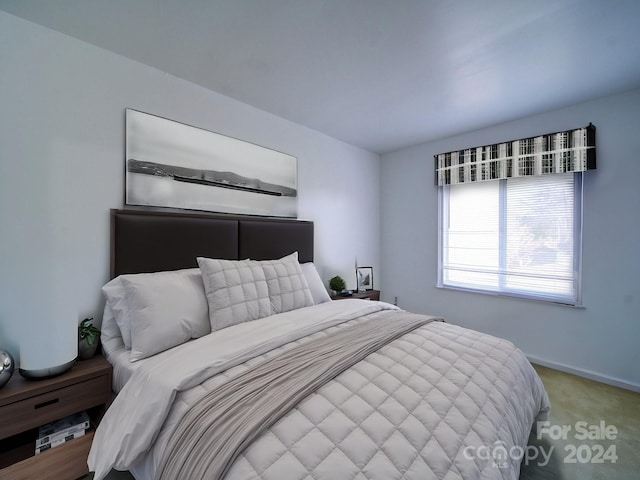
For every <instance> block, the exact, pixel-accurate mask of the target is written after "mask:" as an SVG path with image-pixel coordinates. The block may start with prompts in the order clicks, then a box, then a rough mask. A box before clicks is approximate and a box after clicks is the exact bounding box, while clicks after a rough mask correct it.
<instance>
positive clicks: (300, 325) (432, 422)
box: [89, 210, 549, 480]
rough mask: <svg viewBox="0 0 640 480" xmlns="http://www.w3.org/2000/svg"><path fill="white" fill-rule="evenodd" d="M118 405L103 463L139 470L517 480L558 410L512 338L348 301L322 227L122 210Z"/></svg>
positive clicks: (108, 346) (143, 473)
mask: <svg viewBox="0 0 640 480" xmlns="http://www.w3.org/2000/svg"><path fill="white" fill-rule="evenodd" d="M111 222H112V228H111V232H112V239H111V245H112V255H111V276H112V280H111V281H110V282H109V283H108V284H107V285H105V287H104V288H103V292H104V293H105V296H106V298H107V302H106V305H105V313H104V318H103V325H102V342H103V351H104V354H105V356H106V358H107V359H108V360H109V362H110V363H111V364H112V365H113V367H114V375H113V379H114V385H113V387H114V391H115V392H116V393H117V396H116V398H115V399H114V402H113V404H112V405H111V407H110V408H109V410H108V411H107V412H106V414H105V416H104V418H103V420H102V422H101V423H100V425H99V426H98V428H97V430H96V433H95V437H94V441H93V444H92V448H91V452H90V455H89V468H90V470H91V471H94V472H96V473H95V478H96V479H98V480H100V479H102V478H104V476H105V475H106V473H108V472H109V471H110V470H111V469H112V468H115V469H118V470H130V471H131V472H132V474H133V475H134V477H135V478H136V479H138V480H143V479H144V480H146V479H155V478H162V479H171V478H190V479H191V478H225V479H227V480H236V479H256V478H262V479H321V478H331V479H381V480H382V479H385V480H388V479H396V478H398V479H400V478H404V479H420V480H424V479H430V478H434V479H436V478H438V479H444V478H446V479H458V478H460V479H471V478H474V479H485V478H486V479H489V478H517V477H518V475H519V471H520V461H521V457H522V455H521V454H522V451H523V450H522V448H523V447H525V446H526V444H527V440H528V437H529V433H530V431H531V429H532V428H535V425H536V423H537V422H538V421H542V420H545V419H546V418H547V415H548V410H549V401H548V398H547V395H546V392H545V390H544V387H543V385H542V383H541V381H540V379H539V378H538V376H537V374H536V373H535V371H534V370H533V368H532V367H531V365H530V363H529V362H528V361H527V359H526V357H525V356H524V355H523V354H522V352H521V351H520V350H518V349H517V348H516V347H515V346H514V345H513V344H511V343H510V342H508V341H506V340H503V339H499V338H496V337H493V336H490V335H485V334H482V333H479V332H475V331H472V330H468V329H465V328H462V327H459V326H456V325H451V324H449V323H447V322H446V321H443V319H440V318H436V317H431V316H427V315H417V314H412V313H410V312H404V311H402V310H400V309H398V308H397V307H395V306H393V305H390V304H387V303H384V302H371V301H365V300H357V299H349V300H340V301H331V300H330V298H329V297H328V295H327V292H326V290H325V289H324V286H323V282H322V280H320V278H319V276H318V274H317V271H316V269H315V267H314V265H313V263H312V262H313V251H314V247H313V223H312V222H305V221H297V220H282V219H267V218H249V217H234V216H216V215H206V214H187V213H185V214H183V213H168V212H157V211H144V210H142V211H138V210H114V211H112V212H111Z"/></svg>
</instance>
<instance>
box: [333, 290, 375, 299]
mask: <svg viewBox="0 0 640 480" xmlns="http://www.w3.org/2000/svg"><path fill="white" fill-rule="evenodd" d="M345 298H361V299H363V300H380V290H365V291H364V292H358V293H354V294H353V295H350V296H348V297H343V296H342V295H332V296H331V300H344V299H345Z"/></svg>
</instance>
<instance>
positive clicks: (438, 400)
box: [132, 302, 549, 480]
mask: <svg viewBox="0 0 640 480" xmlns="http://www.w3.org/2000/svg"><path fill="white" fill-rule="evenodd" d="M334 303H338V302H334ZM345 305H346V303H345ZM314 308H315V307H314ZM384 314H385V312H375V313H370V314H369V315H365V316H364V317H360V318H357V319H353V320H350V321H348V322H346V323H343V324H340V325H336V326H332V327H330V328H329V329H327V330H324V331H320V332H317V333H314V334H313V335H310V336H309V337H305V338H303V339H300V340H297V341H294V342H290V343H288V344H286V345H283V346H281V347H279V348H276V349H275V350H273V351H270V352H268V353H266V354H262V355H259V356H257V357H255V358H254V359H252V360H249V361H247V362H245V363H242V364H240V365H237V366H235V367H232V368H230V369H228V370H226V371H225V372H223V373H220V374H218V375H215V376H214V377H212V378H210V379H208V380H206V381H205V382H204V383H202V384H201V385H199V386H196V387H194V388H190V389H189V390H186V391H183V392H179V393H178V395H177V397H176V399H175V402H174V404H173V407H172V408H171V410H170V412H169V415H168V417H167V419H166V421H165V423H164V426H163V427H162V430H161V431H160V432H159V435H158V436H157V438H156V440H155V444H154V446H153V448H152V449H151V450H150V451H149V453H148V454H146V455H145V456H144V457H142V458H141V459H140V460H139V461H138V462H137V463H136V464H135V465H133V466H132V472H133V473H134V475H135V476H136V478H137V479H138V480H142V479H146V478H153V477H154V474H155V469H156V468H157V466H158V464H159V463H160V459H161V458H162V455H163V453H164V449H165V446H166V444H167V441H168V438H169V437H170V435H171V433H172V432H173V430H174V428H175V424H176V422H177V421H178V419H179V418H180V417H181V416H182V415H183V413H184V412H185V411H186V409H187V408H188V407H189V406H190V405H191V404H193V403H194V402H196V401H197V400H198V399H199V398H201V397H202V396H203V395H204V393H205V392H206V391H208V390H210V389H213V388H215V387H216V386H217V385H219V384H221V383H223V382H224V381H226V379H227V378H229V377H231V376H234V375H236V374H238V373H240V372H242V371H244V370H246V369H248V368H251V367H252V365H255V364H256V363H259V362H261V361H263V360H264V359H265V358H268V357H271V356H274V355H277V354H278V353H279V352H281V351H283V350H285V349H288V348H292V347H293V346H294V345H297V344H299V343H300V342H305V341H308V339H309V338H313V337H315V336H317V335H325V334H326V333H325V332H328V331H334V330H335V329H340V328H344V327H345V326H348V325H351V324H354V323H358V322H362V321H367V318H369V317H370V316H377V315H384ZM548 407H549V405H548V399H547V395H546V392H545V390H544V387H543V386H542V383H541V381H540V379H539V378H538V376H537V374H536V373H535V371H534V370H533V368H532V367H531V365H530V363H529V362H528V360H527V359H526V357H525V356H524V354H523V353H522V352H521V351H520V350H518V349H517V348H516V347H514V345H513V344H511V343H510V342H508V341H506V340H502V339H499V338H496V337H493V336H490V335H485V334H481V333H478V332H475V331H472V330H468V329H465V328H462V327H458V326H455V325H450V324H446V323H441V322H433V323H430V324H428V325H425V326H423V327H420V328H419V329H417V330H415V331H413V332H411V333H409V334H407V335H405V336H403V337H402V338H400V339H398V340H395V341H393V342H392V343H390V344H388V345H387V346H385V347H383V348H382V349H381V350H379V351H378V352H376V353H374V354H371V355H369V356H368V357H367V358H366V359H365V360H363V361H361V362H360V363H358V364H356V365H355V366H354V367H352V368H350V369H349V370H347V371H346V372H344V373H342V374H341V375H339V376H338V377H336V378H335V379H334V380H332V381H331V382H329V383H328V384H326V385H325V386H323V387H322V388H320V389H319V390H318V391H317V392H316V393H315V394H313V395H311V396H309V397H307V398H306V399H305V400H304V401H302V402H301V403H300V404H299V405H298V406H297V407H296V408H294V409H293V410H291V411H290V412H289V413H288V414H287V415H285V417H283V418H282V419H280V420H279V421H278V422H277V423H276V424H275V425H273V426H272V427H271V428H269V429H268V430H266V431H265V432H264V433H263V434H262V435H261V436H260V437H259V438H258V440H256V441H255V442H254V443H253V444H252V445H250V446H249V447H248V448H247V449H246V450H245V451H244V453H243V454H242V455H241V456H240V457H239V458H238V459H237V460H236V462H235V464H234V465H233V467H232V468H231V470H230V471H229V473H228V474H227V476H226V477H225V478H226V479H227V480H240V479H257V478H262V479H266V480H271V479H272V480H276V479H277V480H287V479H292V480H293V479H316V480H320V479H328V480H341V479H345V480H347V479H370V480H377V479H379V480H392V479H416V480H426V479H494V478H495V479H502V478H505V479H506V478H517V477H518V473H519V469H520V462H519V459H517V458H515V457H514V458H512V459H507V461H506V462H502V463H500V462H498V463H497V462H495V461H494V460H493V459H492V458H486V455H484V456H482V457H483V458H478V457H479V456H478V455H474V454H473V452H475V448H477V447H480V446H483V447H486V448H492V447H495V446H497V445H500V446H503V447H504V448H505V449H506V450H507V451H509V450H510V449H511V447H513V446H519V447H524V446H525V445H526V444H527V439H528V436H529V432H530V430H531V427H532V425H533V424H534V422H535V421H536V420H542V419H544V418H546V414H547V411H548ZM465 447H472V449H466V450H465ZM465 452H466V455H465Z"/></svg>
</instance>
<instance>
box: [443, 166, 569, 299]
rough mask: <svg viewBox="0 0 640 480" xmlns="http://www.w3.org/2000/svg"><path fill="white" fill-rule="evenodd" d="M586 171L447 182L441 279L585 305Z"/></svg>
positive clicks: (468, 286) (474, 287) (446, 283)
mask: <svg viewBox="0 0 640 480" xmlns="http://www.w3.org/2000/svg"><path fill="white" fill-rule="evenodd" d="M581 192H582V184H581V174H572V173H565V174H561V175H548V176H538V177H528V178H510V179H507V180H501V181H495V182H481V183H472V184H465V185H449V186H446V187H442V188H441V232H440V233H441V252H440V272H439V285H440V286H445V287H447V286H448V287H455V288H462V289H470V290H479V291H485V292H493V293H503V294H511V295H517V296H524V297H530V298H536V299H544V300H550V301H556V302H561V303H568V304H574V305H575V304H579V303H580V301H581V299H580V284H579V283H580V245H581V211H580V209H581Z"/></svg>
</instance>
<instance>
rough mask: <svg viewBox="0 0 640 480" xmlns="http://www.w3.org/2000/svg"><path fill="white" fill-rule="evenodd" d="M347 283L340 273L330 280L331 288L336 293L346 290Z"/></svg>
mask: <svg viewBox="0 0 640 480" xmlns="http://www.w3.org/2000/svg"><path fill="white" fill-rule="evenodd" d="M344 287H345V283H344V280H343V279H342V277H340V275H336V276H335V277H333V278H331V279H330V280H329V288H330V289H331V290H333V291H334V292H336V295H337V294H338V293H340V292H341V291H343V290H344Z"/></svg>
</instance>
